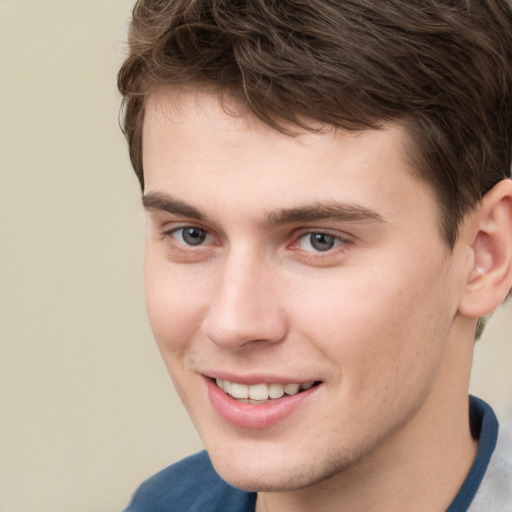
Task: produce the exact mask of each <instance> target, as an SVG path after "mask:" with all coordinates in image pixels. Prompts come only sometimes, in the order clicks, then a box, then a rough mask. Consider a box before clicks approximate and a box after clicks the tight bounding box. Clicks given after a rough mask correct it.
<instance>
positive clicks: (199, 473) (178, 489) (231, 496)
mask: <svg viewBox="0 0 512 512" xmlns="http://www.w3.org/2000/svg"><path fill="white" fill-rule="evenodd" d="M254 502H255V494H253V493H248V492H244V491H240V490H239V489H235V488H234V487H232V486H231V485H229V484H228V483H226V482H225V481H224V480H222V478H220V476H219V475H218V474H217V472H216V471H215V469H214V468H213V466H212V463H211V461H210V458H209V457H208V454H207V453H206V452H205V451H202V452H200V453H198V454H196V455H192V456H190V457H187V458H186V459H183V460H181V461H180V462H177V463H176V464H173V465H172V466H169V467H168V468H166V469H164V470H162V471H160V472H159V473H157V474H156V475H154V476H153V477H151V478H149V479H148V480H146V481H145V482H144V483H142V484H141V486H140V487H139V488H138V489H137V491H136V492H135V494H134V496H133V498H132V500H131V502H130V504H129V505H128V507H127V508H126V510H125V512H183V510H187V512H200V511H202V512H204V511H205V510H208V511H212V512H216V511H219V512H253V511H254Z"/></svg>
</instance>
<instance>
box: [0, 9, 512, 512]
mask: <svg viewBox="0 0 512 512" xmlns="http://www.w3.org/2000/svg"><path fill="white" fill-rule="evenodd" d="M131 4H132V2H131V1H127V0H126V1H120V0H103V1H93V0H90V1H87V0H84V1H78V0H67V1H66V0H61V1H44V0H40V1H24V0H11V1H6V0H0V173H1V185H0V336H1V344H0V436H1V437H0V512H86V511H88V512H92V511H98V512H99V511H102V512H103V511H116V510H120V509H121V508H122V507H123V506H124V505H125V504H126V503H127V501H128V499H129V496H130V494H131V492H132V491H133V490H134V488H135V487H136V485H137V484H138V483H139V482H140V481H141V480H142V479H143V478H145V477H146V476H148V475H150V474H151V473H153V472H155V471H156V470H158V469H159V468H161V467H163V466H165V465H167V464H168V463H169V462H171V461H173V460H175V459H177V458H180V457H182V456H183V455H185V454H187V453H189V452H190V451H193V450H197V449H199V448H200V443H199V441H198V439H197V437H196V435H195V433H194V432H193V428H192V426H191V424H190V423H189V421H188V419H187V418H186V415H185V413H184V411H183V409H182V407H181V405H180V404H179V402H178V400H177V398H176V396H175V394H174V392H173V391H172V389H171V385H170V381H169V379H168V377H167V375H166V373H165V370H164V367H163V364H162V363H161V362H160V359H159V356H158V353H157V351H156V348H155V346H154V344H153V341H152V337H151V333H150V332H149V328H148V326H147V323H146V318H145V313H144V305H143V297H142V282H141V262H142V230H143V216H142V212H141V210H140V207H139V192H138V188H137V183H136V180H135V178H134V176H133V175H132V172H131V169H130V167H129V163H128V159H127V155H126V150H125V142H124V139H123V138H122V136H121V134H120V132H119V129H118V126H117V111H118V107H119V98H118V95H117V92H116V89H115V75H116V72H117V69H118V67H119V64H120V61H121V59H122V54H123V52H124V45H123V44H122V43H121V41H123V40H124V39H125V33H126V26H127V20H128V17H129V13H130V9H131ZM511 337H512V304H511V305H509V306H508V307H507V309H502V310H501V311H500V312H499V313H498V314H497V315H496V317H495V318H494V320H493V322H491V325H490V326H489V329H488V331H487V333H486V336H485V339H484V341H483V342H481V343H480V344H479V347H478V356H477V362H476V367H475V370H476V373H475V378H474V386H473V387H474V392H475V393H477V394H479V395H481V396H483V397H485V398H487V399H488V400H489V401H490V402H491V403H493V404H494V405H495V406H496V408H497V409H499V411H500V412H501V413H502V414H503V415H505V416H509V417H510V418H512V375H511V368H512V343H511Z"/></svg>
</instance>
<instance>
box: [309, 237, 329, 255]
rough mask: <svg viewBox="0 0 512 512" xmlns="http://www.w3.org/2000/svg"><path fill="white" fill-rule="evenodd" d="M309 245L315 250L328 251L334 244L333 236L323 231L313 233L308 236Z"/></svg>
mask: <svg viewBox="0 0 512 512" xmlns="http://www.w3.org/2000/svg"><path fill="white" fill-rule="evenodd" d="M310 241H311V245H312V247H314V248H315V249H316V250H317V251H328V250H329V249H332V248H333V246H334V237H333V236H330V235H326V234H325V233H314V234H312V235H311V238H310Z"/></svg>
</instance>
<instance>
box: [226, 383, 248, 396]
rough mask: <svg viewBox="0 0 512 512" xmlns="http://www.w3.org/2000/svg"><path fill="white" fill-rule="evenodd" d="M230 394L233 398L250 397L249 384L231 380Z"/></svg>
mask: <svg viewBox="0 0 512 512" xmlns="http://www.w3.org/2000/svg"><path fill="white" fill-rule="evenodd" d="M229 394H230V395H231V396H232V397H233V398H241V399H244V398H249V386H246V385H245V384H238V383H236V382H231V386H230V390H229Z"/></svg>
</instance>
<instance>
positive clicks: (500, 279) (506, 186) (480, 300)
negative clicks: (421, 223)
mask: <svg viewBox="0 0 512 512" xmlns="http://www.w3.org/2000/svg"><path fill="white" fill-rule="evenodd" d="M469 230H470V232H471V233H472V234H473V235H472V241H470V245H471V247H470V250H471V251H472V264H471V268H470V269H469V272H468V273H467V279H466V284H465V287H464V293H463V297H462V300H461V303H460V305H459V312H460V313H461V314H462V315H465V316H468V317H472V318H479V317H483V316H485V315H487V314H489V313H491V312H492V311H494V310H495V309H496V308H497V307H498V306H499V305H500V304H501V302H502V301H503V300H504V299H505V297H506V296H507V294H508V292H509V290H510V288H511V287H512V180H510V179H506V180H503V181H501V182H499V183H498V184H497V185H495V186H494V187H493V188H492V189H491V190H490V191H489V192H488V193H487V194H486V195H485V196H484V198H483V200H482V203H481V204H480V206H479V207H478V208H477V210H476V211H475V212H474V213H473V214H472V215H471V220H470V226H469Z"/></svg>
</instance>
